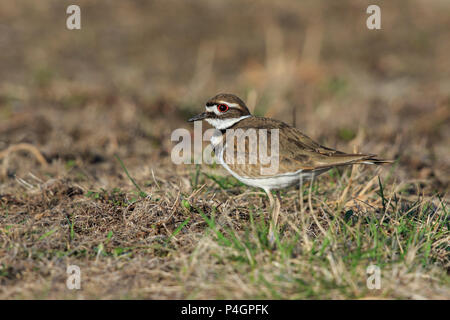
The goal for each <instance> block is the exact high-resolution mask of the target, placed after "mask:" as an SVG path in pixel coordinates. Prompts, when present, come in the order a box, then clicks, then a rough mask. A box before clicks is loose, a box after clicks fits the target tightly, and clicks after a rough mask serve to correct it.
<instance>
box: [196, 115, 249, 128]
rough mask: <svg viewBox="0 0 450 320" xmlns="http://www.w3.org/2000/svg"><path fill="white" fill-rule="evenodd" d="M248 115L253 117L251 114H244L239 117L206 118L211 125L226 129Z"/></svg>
mask: <svg viewBox="0 0 450 320" xmlns="http://www.w3.org/2000/svg"><path fill="white" fill-rule="evenodd" d="M248 117H251V115H247V116H242V117H239V118H229V119H205V120H206V121H207V122H208V123H209V124H210V125H212V126H213V127H214V128H216V129H218V130H225V129H228V128H229V127H231V126H232V125H234V124H235V123H238V122H239V121H241V120H244V119H246V118H248Z"/></svg>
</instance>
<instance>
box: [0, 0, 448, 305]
mask: <svg viewBox="0 0 450 320" xmlns="http://www.w3.org/2000/svg"><path fill="white" fill-rule="evenodd" d="M68 4H69V2H67V4H65V3H64V1H63V2H61V1H42V2H40V4H39V6H37V5H35V4H33V3H32V2H29V1H19V2H18V3H17V4H16V3H15V4H14V5H13V4H12V3H11V4H10V3H6V2H5V3H2V4H0V20H1V21H3V22H2V23H3V24H2V25H1V26H0V55H1V56H0V68H1V69H2V73H0V284H1V285H0V298H3V299H12V298H33V299H34V298H44V299H47V298H52V299H54V298H58V299H63V298H94V299H98V298H102V299H105V298H124V299H126V298H154V299H168V298H179V299H185V298H198V299H216V298H227V299H229V298H232V299H234V298H241V299H245V298H263V299H266V298H275V299H278V298H283V299H304V298H307V299H321V298H325V299H348V298H357V299H360V298H362V299H365V298H374V297H375V298H388V299H405V298H412V299H448V298H449V297H450V283H449V276H448V272H449V267H450V260H449V249H450V248H449V243H450V234H449V217H448V202H449V201H448V200H449V199H448V183H449V174H448V172H450V162H449V159H450V154H449V151H448V150H449V148H448V146H449V137H450V131H449V127H448V125H446V123H448V121H449V118H450V108H449V102H450V82H449V78H448V75H449V74H450V65H449V63H448V61H449V60H448V58H447V56H448V52H449V51H450V43H449V41H448V39H450V31H449V30H448V28H444V27H443V26H447V25H449V23H450V17H449V16H448V14H447V13H448V12H449V11H448V9H449V8H448V4H446V3H444V2H442V1H437V0H436V1H428V2H427V3H426V4H424V3H422V2H420V1H396V2H395V3H393V2H392V1H380V6H381V7H382V17H383V18H382V19H383V20H382V21H383V22H382V23H383V30H382V31H377V32H372V31H368V30H367V29H366V28H365V18H366V14H365V7H364V4H362V3H360V1H339V4H338V3H337V2H336V1H304V2H297V1H281V2H277V3H276V4H271V3H265V2H253V1H245V2H244V4H243V3H242V2H240V1H226V2H225V1H217V2H214V4H212V3H210V2H208V1H189V2H188V1H187V2H169V3H168V2H167V1H153V2H149V3H143V2H138V1H129V2H121V4H120V5H119V4H114V5H113V4H112V3H110V2H107V1H104V2H102V1H99V2H96V3H95V4H93V3H90V2H88V1H80V6H81V8H82V19H83V21H82V30H81V31H67V30H66V29H65V21H64V19H65V14H64V12H65V8H66V6H67V5H68ZM230 12H232V13H233V14H230ZM181 13H182V14H181ZM262 22H264V23H262ZM5 48H8V50H5ZM220 91H228V92H234V93H236V94H238V95H240V96H242V97H243V98H244V99H245V100H246V101H248V103H249V106H250V107H251V108H252V110H254V112H255V113H256V114H266V115H270V116H272V117H275V118H278V119H281V120H284V121H286V122H290V123H295V125H296V126H297V127H299V128H301V129H302V130H303V131H304V132H306V133H307V134H308V135H310V136H312V137H313V138H315V139H317V140H319V141H320V142H322V143H324V144H326V145H329V146H331V147H335V148H338V149H341V150H343V151H351V150H352V149H353V148H354V147H355V146H356V148H359V150H360V151H362V152H370V153H378V154H380V155H381V156H383V157H385V158H391V159H396V160H397V161H396V163H395V164H394V165H393V166H385V167H383V168H374V167H370V168H368V167H363V166H355V167H354V168H353V169H346V170H340V171H338V170H335V171H332V172H330V174H327V175H323V177H320V179H319V180H318V181H316V182H315V183H314V184H313V185H309V184H308V185H305V186H303V188H301V189H289V190H285V191H283V194H282V215H281V217H280V232H279V235H278V240H277V243H276V247H275V248H271V247H270V246H269V245H268V243H267V240H266V238H267V237H266V235H267V232H268V208H267V199H266V196H265V195H264V193H263V192H261V191H260V190H257V189H252V188H248V187H246V186H243V185H241V184H240V183H238V182H237V181H236V180H234V179H232V178H231V177H229V176H228V175H227V174H226V173H225V171H223V169H221V168H219V167H215V166H207V165H202V166H195V165H182V166H181V165H180V166H176V165H174V164H173V163H172V162H171V160H170V153H171V148H172V142H171V141H170V134H171V132H172V131H173V130H174V129H175V128H180V127H185V128H188V129H192V128H191V127H190V126H189V124H187V123H186V122H185V121H186V119H187V118H188V117H189V116H190V115H192V114H194V113H195V112H198V111H200V110H201V108H202V105H203V103H204V101H205V100H206V99H207V98H209V97H210V96H212V95H214V94H216V93H217V92H220ZM115 155H118V156H119V157H120V159H122V160H123V163H124V164H125V166H126V168H127V169H128V171H129V174H130V176H131V177H133V179H134V180H135V182H136V184H137V185H138V186H139V188H141V189H142V191H143V192H141V191H140V190H138V188H137V187H136V186H135V185H134V184H133V183H132V181H131V180H130V178H129V177H128V176H127V174H126V172H125V171H124V169H123V167H122V166H121V164H120V161H118V159H117V158H116V157H115ZM143 193H145V195H144V194H143ZM71 264H76V265H78V266H79V267H80V268H81V272H82V284H81V285H82V290H78V291H70V290H68V289H67V288H66V284H65V283H66V278H67V275H66V267H67V266H68V265H71ZM371 264H376V265H378V266H379V267H380V268H381V276H382V283H381V289H379V290H369V289H368V288H367V286H366V279H367V274H366V268H367V267H368V266H369V265H371Z"/></svg>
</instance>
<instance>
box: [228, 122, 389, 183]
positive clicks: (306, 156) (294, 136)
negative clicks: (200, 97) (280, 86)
mask: <svg viewBox="0 0 450 320" xmlns="http://www.w3.org/2000/svg"><path fill="white" fill-rule="evenodd" d="M254 128H257V129H267V130H268V131H267V150H268V151H267V154H268V155H270V154H271V152H272V150H271V144H270V130H271V129H279V131H278V132H279V169H278V174H280V175H281V174H285V173H290V172H296V171H298V170H300V169H302V170H304V171H316V170H317V171H324V170H326V169H331V168H333V167H336V166H344V165H352V164H358V163H373V164H379V163H386V162H389V161H385V160H381V159H378V158H376V156H375V155H373V154H349V153H344V152H341V151H338V150H334V149H331V148H328V147H325V146H322V145H320V144H318V143H317V142H315V141H313V140H312V139H311V138H309V137H308V136H306V135H305V134H303V133H302V132H301V131H300V130H298V129H296V128H294V127H291V126H289V125H287V124H286V123H283V122H281V121H278V120H274V119H269V118H260V117H249V118H246V119H243V120H241V121H239V122H238V123H236V124H234V125H233V126H231V127H229V129H234V130H235V131H234V132H235V136H236V138H237V141H242V140H243V139H245V151H244V152H245V155H242V154H239V152H238V150H237V146H238V144H237V143H234V144H232V146H233V147H234V149H235V152H234V153H235V157H236V158H238V157H239V156H242V157H247V159H248V153H249V151H250V150H251V147H253V148H254V149H253V150H255V151H256V152H259V145H260V144H259V140H257V141H256V145H255V146H253V144H252V146H251V145H250V141H249V139H248V138H246V137H245V135H246V132H247V131H246V130H248V129H254ZM237 129H242V131H239V130H237ZM223 137H224V142H223V145H226V138H227V136H226V133H224V134H223ZM256 137H257V139H259V136H258V135H256ZM258 160H259V159H258ZM232 162H233V163H231V162H227V164H228V166H229V167H230V169H231V170H233V171H234V172H236V173H237V174H239V175H241V176H244V177H251V178H261V174H260V164H259V163H256V164H249V163H248V161H247V163H244V164H238V163H237V161H236V160H235V161H232Z"/></svg>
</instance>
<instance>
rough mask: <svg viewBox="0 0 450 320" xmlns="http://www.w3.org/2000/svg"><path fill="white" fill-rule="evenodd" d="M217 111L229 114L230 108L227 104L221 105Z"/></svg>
mask: <svg viewBox="0 0 450 320" xmlns="http://www.w3.org/2000/svg"><path fill="white" fill-rule="evenodd" d="M217 110H219V111H220V112H227V111H228V106H227V105H226V104H219V105H218V106H217Z"/></svg>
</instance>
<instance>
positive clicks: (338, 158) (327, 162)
mask: <svg viewBox="0 0 450 320" xmlns="http://www.w3.org/2000/svg"><path fill="white" fill-rule="evenodd" d="M393 162H394V161H393V160H384V159H378V158H376V155H374V154H339V155H334V156H332V157H328V158H326V159H321V161H318V163H317V165H316V166H315V168H314V169H325V168H330V169H331V168H332V167H340V166H348V165H353V164H376V165H381V164H387V163H393Z"/></svg>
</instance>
